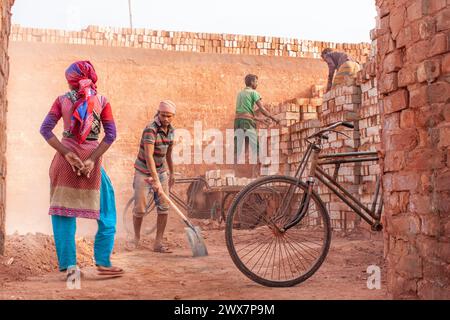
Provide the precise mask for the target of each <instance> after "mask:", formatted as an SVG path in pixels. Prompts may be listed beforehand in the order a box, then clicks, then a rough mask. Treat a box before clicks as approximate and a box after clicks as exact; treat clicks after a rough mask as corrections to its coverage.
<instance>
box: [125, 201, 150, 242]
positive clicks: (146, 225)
mask: <svg viewBox="0 0 450 320" xmlns="http://www.w3.org/2000/svg"><path fill="white" fill-rule="evenodd" d="M149 198H150V200H149V202H148V204H147V206H146V209H145V215H144V220H143V221H142V226H141V235H145V236H148V235H151V234H152V233H153V232H154V231H155V230H156V209H155V202H154V200H153V197H149ZM133 209H134V197H132V198H131V199H130V200H128V202H127V204H126V206H125V208H124V210H123V214H122V216H123V226H124V228H125V231H126V232H127V236H128V237H134V226H133Z"/></svg>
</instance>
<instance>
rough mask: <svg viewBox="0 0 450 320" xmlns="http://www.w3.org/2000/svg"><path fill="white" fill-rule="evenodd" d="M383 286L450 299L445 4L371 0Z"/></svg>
mask: <svg viewBox="0 0 450 320" xmlns="http://www.w3.org/2000/svg"><path fill="white" fill-rule="evenodd" d="M376 3H377V6H378V11H379V23H378V28H377V29H376V30H374V31H373V33H372V37H373V39H375V40H376V41H377V47H378V52H377V65H378V68H377V79H378V89H379V93H380V99H381V106H382V110H383V112H382V127H383V128H382V136H381V140H382V148H383V151H384V154H385V155H384V163H383V168H382V169H383V172H384V176H383V187H384V198H385V200H386V201H385V203H386V207H385V220H386V221H385V223H386V228H385V230H386V232H387V238H388V241H387V244H386V254H387V265H388V285H389V290H390V292H391V293H392V294H393V296H394V298H423V299H449V298H450V290H449V283H450V267H449V264H450V238H449V236H450V215H449V213H450V161H449V159H450V148H449V145H450V106H449V102H450V84H449V80H450V53H449V37H450V7H449V5H450V3H449V1H448V0H447V1H446V0H402V1H398V0H397V1H380V0H377V1H376Z"/></svg>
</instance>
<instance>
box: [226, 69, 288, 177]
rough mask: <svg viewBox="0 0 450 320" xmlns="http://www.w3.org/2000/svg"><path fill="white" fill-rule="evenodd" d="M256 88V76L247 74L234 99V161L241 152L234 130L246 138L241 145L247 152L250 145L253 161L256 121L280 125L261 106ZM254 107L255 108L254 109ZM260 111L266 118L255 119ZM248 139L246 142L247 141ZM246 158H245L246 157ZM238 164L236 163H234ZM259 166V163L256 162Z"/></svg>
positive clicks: (257, 150) (257, 152)
mask: <svg viewBox="0 0 450 320" xmlns="http://www.w3.org/2000/svg"><path fill="white" fill-rule="evenodd" d="M257 87H258V76H256V75H254V74H248V75H246V76H245V88H244V89H243V90H242V91H240V92H239V93H238V95H237V99H236V114H235V119H234V130H235V139H234V140H235V141H234V143H235V149H234V150H235V154H236V160H237V159H238V158H239V156H240V154H241V152H242V147H243V146H242V144H240V145H239V144H238V141H239V140H238V139H237V138H236V134H237V132H236V130H238V129H242V131H243V133H244V134H245V136H246V137H247V138H245V139H244V141H245V143H244V141H242V142H243V144H244V146H245V150H248V149H249V148H248V146H249V145H250V147H251V149H252V153H253V159H258V157H257V156H258V154H259V143H258V133H257V128H256V121H258V122H265V123H267V121H268V122H269V123H270V120H269V119H271V120H273V121H275V122H276V123H277V124H279V123H280V121H279V120H277V119H275V118H274V117H273V116H272V115H271V114H270V113H269V112H268V111H267V110H266V109H265V108H264V107H263V105H262V102H261V95H260V94H259V93H258V92H257V91H256V88H257ZM255 106H256V108H255ZM258 110H259V111H260V112H261V113H262V114H263V115H264V116H265V117H266V118H258V117H256V115H255V113H256V111H258ZM247 139H248V140H247ZM246 158H247V156H246ZM236 163H238V162H236ZM258 164H259V161H258ZM255 175H256V174H255V172H253V173H252V177H255Z"/></svg>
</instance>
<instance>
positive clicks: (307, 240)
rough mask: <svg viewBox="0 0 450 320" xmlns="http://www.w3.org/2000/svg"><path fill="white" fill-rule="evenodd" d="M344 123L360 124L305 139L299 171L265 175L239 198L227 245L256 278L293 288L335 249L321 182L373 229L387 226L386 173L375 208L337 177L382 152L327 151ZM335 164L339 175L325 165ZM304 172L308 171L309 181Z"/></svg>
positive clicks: (328, 129)
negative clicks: (383, 222)
mask: <svg viewBox="0 0 450 320" xmlns="http://www.w3.org/2000/svg"><path fill="white" fill-rule="evenodd" d="M340 126H344V127H347V128H351V129H353V128H354V126H353V125H352V124H351V123H349V122H342V121H341V122H337V123H335V124H333V125H330V126H328V127H326V128H324V129H322V130H320V131H318V132H316V133H314V134H312V135H310V136H309V137H307V138H306V139H305V141H306V142H307V143H308V147H307V149H306V152H305V153H304V155H303V158H302V160H301V162H300V164H299V166H298V167H297V170H296V173H295V175H294V176H283V175H274V176H268V177H262V178H259V179H257V180H256V181H254V182H252V183H250V184H249V185H247V186H246V187H244V188H243V189H242V190H241V191H240V192H239V193H238V194H237V195H236V196H235V198H234V199H233V202H232V204H231V206H230V208H229V209H228V212H227V221H226V228H225V237H226V244H227V249H228V251H229V254H230V256H231V258H232V260H233V262H234V264H235V265H236V267H237V268H238V269H239V270H240V271H241V272H242V273H243V274H244V275H246V276H247V277H248V278H250V279H251V280H253V281H255V282H257V283H259V284H262V285H265V286H269V287H290V286H294V285H296V284H299V283H301V282H303V281H305V280H306V279H308V278H309V277H311V276H312V275H313V274H314V273H315V272H316V271H317V270H318V269H319V267H320V266H321V265H322V263H323V261H324V260H325V257H326V256H327V254H328V251H329V248H330V242H331V225H330V217H329V214H328V212H327V209H326V207H325V204H324V202H323V201H322V199H321V198H320V196H319V194H318V193H317V192H316V191H315V190H314V187H315V185H316V181H320V182H321V183H322V184H324V185H325V186H326V187H327V188H328V189H329V190H331V192H332V193H334V194H336V195H337V196H338V197H339V198H340V199H341V200H342V201H343V202H344V203H346V204H347V205H348V206H349V207H350V208H351V209H352V210H353V211H354V212H355V213H356V214H357V215H359V216H360V217H361V218H362V219H363V220H364V221H366V222H367V223H369V224H370V225H371V227H372V230H374V231H381V230H382V225H381V223H380V219H381V210H382V207H383V200H382V196H381V193H380V188H381V183H380V181H381V177H380V176H379V177H378V178H377V182H376V187H375V194H374V199H373V203H372V204H371V207H370V208H369V207H367V206H365V205H364V204H362V203H361V202H360V201H359V200H358V199H356V198H355V197H354V196H353V195H351V194H350V192H348V191H347V190H346V189H345V188H344V187H343V186H341V185H340V183H338V182H337V181H336V180H337V176H338V171H339V167H340V165H341V164H343V163H357V162H366V161H378V156H377V153H376V152H349V153H335V154H328V155H321V151H322V148H321V144H322V141H323V140H328V135H327V134H328V133H329V132H336V134H344V133H342V132H340V131H337V130H335V129H336V128H337V127H340ZM344 135H345V134H344ZM349 157H350V158H349ZM308 164H309V165H310V167H309V170H307V171H305V170H306V168H307V166H308ZM332 164H334V165H335V171H334V175H333V176H331V175H329V174H327V173H326V172H325V171H324V169H323V168H322V167H321V166H322V165H332ZM303 173H306V174H307V179H306V181H304V180H303V179H302V176H303Z"/></svg>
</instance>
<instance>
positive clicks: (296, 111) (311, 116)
mask: <svg viewBox="0 0 450 320" xmlns="http://www.w3.org/2000/svg"><path fill="white" fill-rule="evenodd" d="M315 88H316V89H317V91H319V90H321V89H320V87H319V86H317V87H316V86H315ZM317 94H318V95H319V93H318V92H317ZM321 104H322V98H294V99H290V100H287V101H285V102H283V103H281V104H272V105H269V106H268V109H269V112H270V113H271V114H272V115H274V117H275V118H276V119H278V120H280V125H279V126H276V127H275V126H272V128H279V130H280V136H279V141H280V155H279V159H280V161H279V165H280V166H279V173H282V174H289V175H290V174H292V171H293V167H294V166H295V165H296V164H298V162H299V160H296V159H298V158H301V152H302V149H301V148H299V147H298V145H299V144H300V143H301V144H303V143H304V141H300V140H299V139H298V138H297V136H298V135H297V131H295V133H294V135H293V132H292V128H296V129H294V130H297V126H298V125H302V126H305V129H309V127H308V126H309V125H311V123H314V124H317V123H319V121H318V120H317V119H318V115H317V109H318V108H319V107H320V106H321ZM308 132H309V131H308ZM303 133H304V134H305V133H306V131H305V132H303ZM293 137H295V139H292V138H293ZM305 137H306V136H305ZM293 143H294V144H295V147H293ZM261 173H262V174H264V175H265V174H266V172H261Z"/></svg>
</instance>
